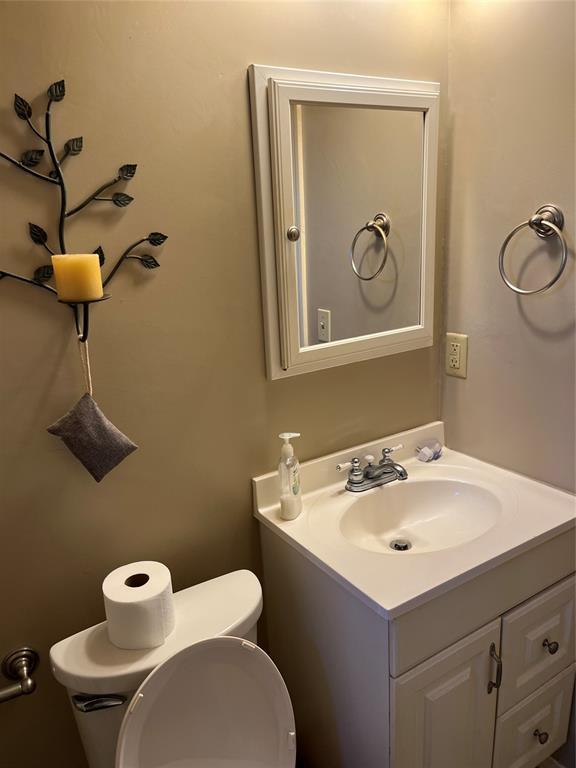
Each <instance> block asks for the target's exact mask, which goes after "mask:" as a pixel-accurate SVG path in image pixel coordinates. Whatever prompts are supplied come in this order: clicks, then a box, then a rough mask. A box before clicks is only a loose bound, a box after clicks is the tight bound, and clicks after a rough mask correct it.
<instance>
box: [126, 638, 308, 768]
mask: <svg viewBox="0 0 576 768" xmlns="http://www.w3.org/2000/svg"><path fill="white" fill-rule="evenodd" d="M295 761H296V736H295V727H294V713H293V711H292V704H291V702H290V697H289V695H288V691H287V689H286V685H285V684H284V680H283V679H282V676H281V675H280V672H279V671H278V669H277V667H276V666H275V664H274V662H273V661H272V659H270V657H269V656H267V655H266V654H265V653H264V651H263V650H262V649H261V648H259V647H258V646H257V645H254V643H250V642H249V641H247V640H242V639H241V638H237V637H216V638H210V639H209V640H203V641H201V642H199V643H195V644H194V645H191V646H190V647H188V648H185V649H184V650H182V651H180V652H179V653H177V654H175V655H174V656H172V657H171V658H169V659H168V660H167V661H165V662H164V663H163V664H161V665H160V666H158V667H157V668H156V669H154V670H153V671H152V672H151V673H150V675H148V677H147V678H146V680H144V682H143V683H142V685H141V686H140V688H138V690H137V691H136V694H135V695H134V698H133V699H132V702H131V703H130V706H129V707H128V710H127V712H126V715H125V716H124V720H123V722H122V727H121V729H120V735H119V737H118V746H117V750H116V768H294V765H295Z"/></svg>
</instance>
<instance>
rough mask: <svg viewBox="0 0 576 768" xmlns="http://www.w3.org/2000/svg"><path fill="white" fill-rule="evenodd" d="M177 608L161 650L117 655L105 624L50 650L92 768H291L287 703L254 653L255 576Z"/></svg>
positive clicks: (232, 579)
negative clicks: (173, 623)
mask: <svg viewBox="0 0 576 768" xmlns="http://www.w3.org/2000/svg"><path fill="white" fill-rule="evenodd" d="M174 601H175V608H176V617H177V619H176V627H175V629H174V630H173V632H172V633H171V634H170V636H169V637H168V638H167V639H166V642H165V643H164V645H162V646H160V647H158V648H151V649H146V650H122V649H120V648H117V647H116V646H114V645H112V643H110V641H109V640H108V633H107V631H106V622H103V623H102V624H97V625H96V626H94V627H90V628H89V629H86V630H84V631H82V632H79V633H78V634H76V635H73V636H72V637H69V638H66V639H65V640H62V641H61V642H59V643H57V644H56V645H54V646H53V647H52V649H51V651H50V660H51V665H52V671H53V674H54V676H55V678H56V679H57V680H58V681H59V682H60V683H62V685H64V686H65V688H66V689H67V692H68V696H69V698H70V701H71V704H72V709H73V712H74V716H75V718H76V722H77V725H78V729H79V732H80V736H81V739H82V743H83V746H84V750H85V752H86V757H87V759H88V764H89V766H90V768H294V765H295V762H296V732H295V726H294V713H293V710H292V705H291V702H290V697H289V695H288V691H287V689H286V685H285V684H284V680H283V679H282V676H281V675H280V672H279V671H278V669H277V668H276V666H275V664H274V662H273V661H272V659H270V657H269V656H267V655H266V653H264V651H263V650H262V649H261V648H259V647H258V646H257V645H256V639H257V638H256V623H257V621H258V618H259V616H260V614H261V612H262V588H261V586H260V582H259V581H258V579H257V578H256V576H255V575H254V574H253V573H251V572H250V571H235V572H234V573H229V574H226V575H225V576H221V577H219V578H217V579H212V580H211V581H207V582H204V583H203V584H198V585H196V586H194V587H190V588H189V589H184V590H182V591H181V592H177V593H176V594H175V595H174Z"/></svg>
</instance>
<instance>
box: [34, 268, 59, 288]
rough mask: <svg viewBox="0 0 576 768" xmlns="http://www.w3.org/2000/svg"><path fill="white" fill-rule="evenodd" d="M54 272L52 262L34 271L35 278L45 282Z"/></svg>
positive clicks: (38, 281) (37, 280)
mask: <svg viewBox="0 0 576 768" xmlns="http://www.w3.org/2000/svg"><path fill="white" fill-rule="evenodd" d="M53 274H54V269H53V267H52V264H44V265H43V266H41V267H38V269H37V270H36V271H35V272H34V280H35V281H36V282H37V283H45V282H47V281H48V280H50V278H51V277H52V275H53Z"/></svg>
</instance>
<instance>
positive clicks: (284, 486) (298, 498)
mask: <svg viewBox="0 0 576 768" xmlns="http://www.w3.org/2000/svg"><path fill="white" fill-rule="evenodd" d="M278 437H279V438H280V439H281V440H284V445H283V446H282V453H281V455H280V463H279V464H278V476H279V478H280V517H281V518H283V519H284V520H294V519H295V518H297V517H298V515H299V514H300V512H302V494H301V492H300V464H299V463H298V459H297V458H296V456H294V447H293V446H292V444H291V442H290V440H292V438H293V437H300V432H281V433H280V434H279V435H278Z"/></svg>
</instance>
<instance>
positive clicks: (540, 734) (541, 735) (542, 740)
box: [534, 728, 550, 744]
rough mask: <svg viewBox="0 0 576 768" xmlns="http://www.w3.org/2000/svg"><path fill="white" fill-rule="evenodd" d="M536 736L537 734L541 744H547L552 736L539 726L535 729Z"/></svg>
mask: <svg viewBox="0 0 576 768" xmlns="http://www.w3.org/2000/svg"><path fill="white" fill-rule="evenodd" d="M534 736H536V738H537V739H538V741H539V742H540V744H546V742H547V741H548V739H549V738H550V735H549V734H548V733H547V732H546V731H540V730H539V729H538V728H536V730H535V731H534Z"/></svg>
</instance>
